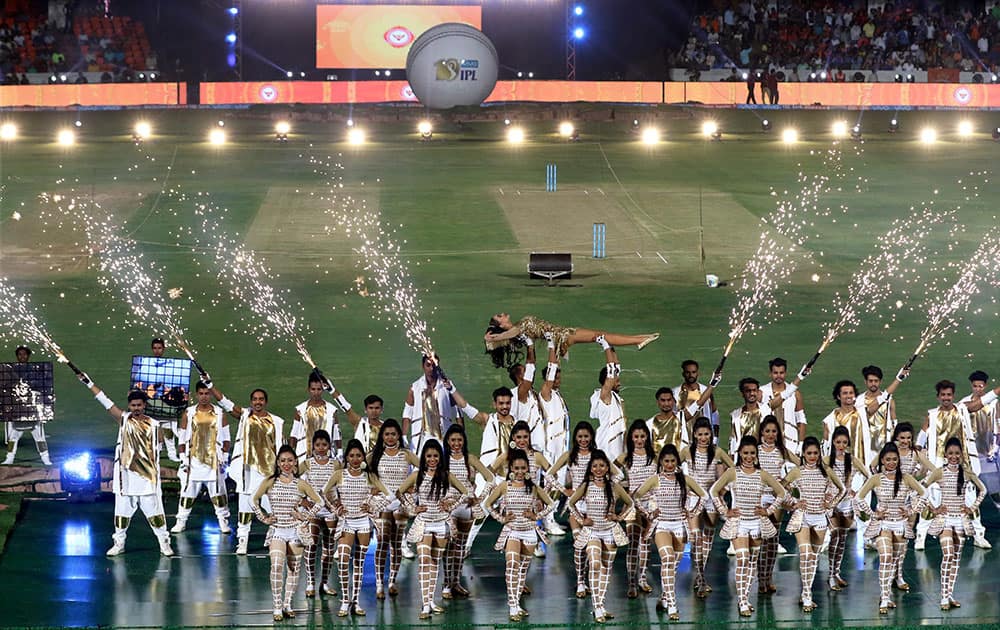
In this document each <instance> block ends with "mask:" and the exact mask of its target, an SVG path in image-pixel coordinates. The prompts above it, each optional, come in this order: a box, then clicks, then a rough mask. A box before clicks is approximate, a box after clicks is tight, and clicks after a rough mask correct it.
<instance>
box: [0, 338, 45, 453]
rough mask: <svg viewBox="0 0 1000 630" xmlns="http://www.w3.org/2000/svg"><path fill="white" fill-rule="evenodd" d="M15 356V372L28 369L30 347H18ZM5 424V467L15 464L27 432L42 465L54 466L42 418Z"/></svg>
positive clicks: (25, 419) (29, 384) (23, 419)
mask: <svg viewBox="0 0 1000 630" xmlns="http://www.w3.org/2000/svg"><path fill="white" fill-rule="evenodd" d="M14 356H15V357H16V358H17V363H18V366H16V367H15V370H17V368H18V367H20V366H25V367H26V366H27V363H28V359H29V358H30V357H31V348H29V347H28V346H18V347H17V348H16V349H15V350H14ZM22 378H23V377H22ZM27 385H28V387H31V383H27ZM32 389H33V388H32ZM5 424H6V429H7V457H6V458H5V459H4V460H3V464H4V465H5V466H9V465H11V464H13V463H14V456H15V455H16V454H17V443H18V441H19V440H20V439H21V436H22V435H24V432H25V431H31V437H32V438H34V440H35V448H37V449H38V457H39V458H40V459H41V460H42V463H43V464H45V465H46V466H51V465H52V460H51V459H49V444H48V442H46V441H45V422H44V421H43V420H42V419H41V418H38V419H37V420H35V419H34V418H31V421H29V420H28V419H27V418H22V419H18V420H14V421H11V422H7V423H5Z"/></svg>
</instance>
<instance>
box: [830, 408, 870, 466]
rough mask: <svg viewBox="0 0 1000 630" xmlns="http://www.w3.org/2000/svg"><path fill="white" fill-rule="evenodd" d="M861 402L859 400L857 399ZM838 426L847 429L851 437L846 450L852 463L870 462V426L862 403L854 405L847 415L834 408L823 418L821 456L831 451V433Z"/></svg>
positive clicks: (866, 411)
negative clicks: (823, 435)
mask: <svg viewBox="0 0 1000 630" xmlns="http://www.w3.org/2000/svg"><path fill="white" fill-rule="evenodd" d="M858 400H859V401H861V399H860V398H858ZM838 426H845V427H847V431H848V433H850V437H851V446H850V448H849V449H848V450H849V451H850V453H851V457H853V458H854V461H856V462H859V463H864V462H870V461H872V458H873V457H874V454H873V453H872V438H871V425H870V424H869V423H868V410H867V409H865V406H864V402H859V403H858V404H855V405H854V408H853V409H852V410H851V411H850V412H849V413H847V414H844V413H843V412H841V411H840V407H837V408H835V409H834V410H833V411H831V412H830V413H829V414H827V416H826V417H825V418H823V432H824V434H825V435H826V440H824V441H823V455H824V456H826V455H829V454H830V451H831V450H832V449H833V431H834V430H835V429H836V428H837V427H838Z"/></svg>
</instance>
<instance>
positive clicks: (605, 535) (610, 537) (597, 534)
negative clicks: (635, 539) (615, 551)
mask: <svg viewBox="0 0 1000 630" xmlns="http://www.w3.org/2000/svg"><path fill="white" fill-rule="evenodd" d="M590 539H591V540H599V541H601V542H602V543H604V544H605V545H607V546H609V547H616V546H617V545H616V543H615V533H614V532H613V531H611V530H610V529H608V530H605V531H597V530H596V529H591V530H590Z"/></svg>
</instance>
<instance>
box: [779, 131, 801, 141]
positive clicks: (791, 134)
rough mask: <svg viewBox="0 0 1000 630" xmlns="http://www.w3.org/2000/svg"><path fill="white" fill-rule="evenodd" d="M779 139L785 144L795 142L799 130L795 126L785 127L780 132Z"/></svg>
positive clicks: (797, 139)
mask: <svg viewBox="0 0 1000 630" xmlns="http://www.w3.org/2000/svg"><path fill="white" fill-rule="evenodd" d="M781 141H782V142H784V143H785V144H795V143H796V142H798V141H799V131H798V129H796V128H795V127H786V128H785V129H784V130H783V131H782V132H781Z"/></svg>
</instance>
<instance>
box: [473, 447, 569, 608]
mask: <svg viewBox="0 0 1000 630" xmlns="http://www.w3.org/2000/svg"><path fill="white" fill-rule="evenodd" d="M505 456H506V457H507V461H508V462H509V464H510V465H509V466H508V470H509V472H508V473H507V480H506V481H503V482H501V483H500V485H498V486H497V487H496V488H494V489H493V491H492V492H491V493H490V495H489V497H487V498H486V506H487V507H489V509H490V516H492V517H493V518H495V519H496V520H497V521H499V522H500V523H501V524H502V525H503V529H501V530H500V536H499V537H498V538H497V542H496V545H494V547H493V548H494V549H496V550H497V551H502V552H503V554H504V561H505V566H506V571H505V576H506V578H507V606H508V608H509V609H510V620H511V621H521V620H522V619H524V618H525V617H527V616H528V611H526V610H525V609H524V608H522V607H521V593H522V592H523V591H524V582H525V579H526V578H527V575H528V567H529V566H530V565H531V556H532V555H533V554H534V553H535V547H537V546H538V542H539V541H540V540H541V541H543V542H544V541H545V534H544V533H543V532H542V530H541V528H539V527H538V524H537V522H538V520H539V519H544V518H545V516H546V515H547V514H549V513H551V512H552V510H554V509H555V507H556V504H555V503H554V502H553V501H552V498H551V497H550V496H549V494H548V493H547V492H545V491H543V490H542V489H541V488H540V487H539V486H538V485H537V484H536V483H534V481H533V480H532V478H531V474H530V472H529V471H530V461H531V457H530V456H529V455H528V454H527V453H525V452H524V451H522V450H521V449H518V448H514V449H511V450H510V451H508V452H507V453H506V455H505ZM497 501H500V507H499V508H498V509H494V507H493V506H494V505H495V504H496V503H497ZM539 503H541V504H542V505H544V507H543V508H542V509H541V510H538V509H537V507H536V506H537V505H539Z"/></svg>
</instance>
